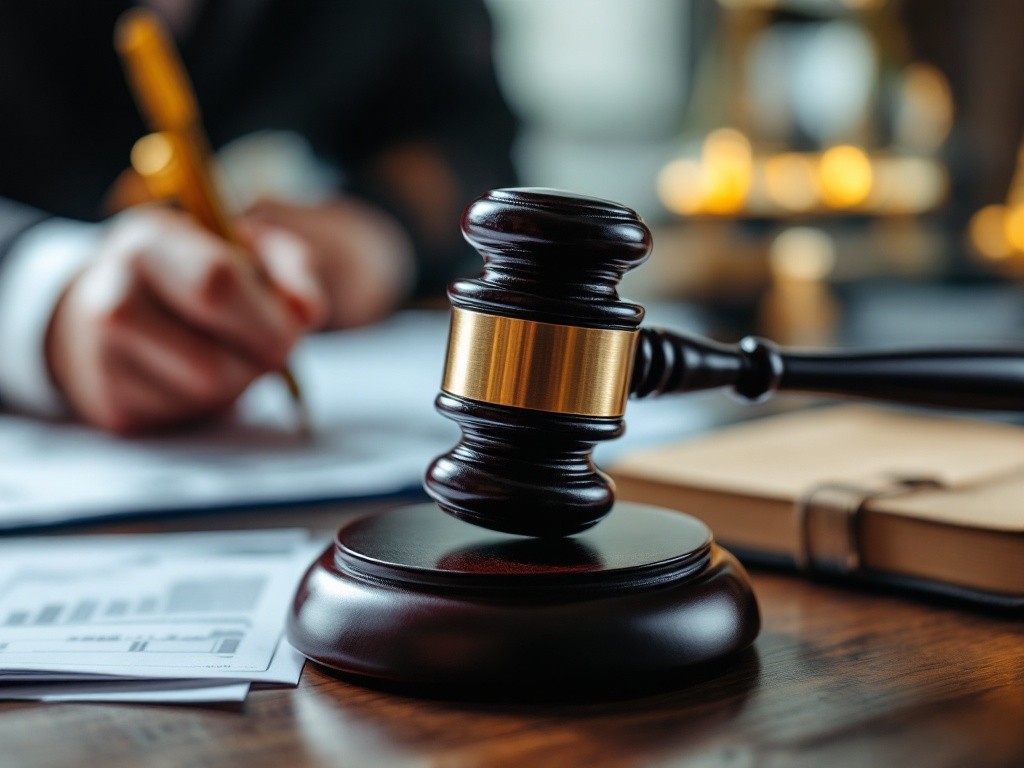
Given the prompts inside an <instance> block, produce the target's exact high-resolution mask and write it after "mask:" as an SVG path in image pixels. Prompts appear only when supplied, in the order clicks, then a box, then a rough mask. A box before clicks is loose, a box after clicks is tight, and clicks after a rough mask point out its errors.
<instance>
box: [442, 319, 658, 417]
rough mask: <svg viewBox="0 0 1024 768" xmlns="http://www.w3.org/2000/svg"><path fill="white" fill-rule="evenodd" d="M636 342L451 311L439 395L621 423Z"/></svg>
mask: <svg viewBox="0 0 1024 768" xmlns="http://www.w3.org/2000/svg"><path fill="white" fill-rule="evenodd" d="M638 337H639V332H638V331H618V330H603V329H601V328H580V327H578V326H575V325H555V324H553V323H538V322H535V321H533V320H520V319H517V318H511V317H502V316H500V315H487V314H484V313H481V312H472V311H469V310H465V309H453V310H452V327H451V333H450V335H449V337H448V359H447V361H446V363H445V371H444V381H443V383H442V384H441V388H442V389H443V390H444V391H445V392H447V393H449V394H451V395H457V396H459V397H465V398H467V399H469V400H477V401H479V402H484V403H491V404H493V405H507V406H512V407H513V408H529V409H532V410H537V411H548V412H551V413H568V414H577V415H582V416H622V415H623V414H624V413H625V412H626V398H627V397H628V395H629V380H630V377H631V376H632V373H633V357H634V354H635V352H636V345H637V339H638Z"/></svg>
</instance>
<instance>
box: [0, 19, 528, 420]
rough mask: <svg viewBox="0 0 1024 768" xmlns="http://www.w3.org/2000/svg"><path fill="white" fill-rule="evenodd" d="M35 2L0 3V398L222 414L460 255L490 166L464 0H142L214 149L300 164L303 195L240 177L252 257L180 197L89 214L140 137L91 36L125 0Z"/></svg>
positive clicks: (120, 416) (494, 125) (106, 201)
mask: <svg viewBox="0 0 1024 768" xmlns="http://www.w3.org/2000/svg"><path fill="white" fill-rule="evenodd" d="M58 5H59V6H60V11H59V12H54V9H53V8H52V4H51V6H50V7H48V8H47V9H46V12H43V11H40V10H38V9H37V8H36V7H35V5H34V4H32V3H29V2H27V0H26V1H25V2H21V3H17V2H16V3H5V4H3V6H2V7H0V42H3V43H4V44H3V45H0V72H3V73H4V74H3V75H0V98H2V99H3V103H4V104H5V105H6V107H7V109H8V113H9V114H11V115H14V116H15V119H14V120H11V121H6V123H5V124H3V125H2V126H0V138H2V139H3V140H2V141H0V196H2V197H0V400H2V402H3V403H4V405H5V406H6V407H13V408H19V409H23V410H26V411H30V412H34V413H38V414H44V415H45V414H51V415H52V414H58V413H61V412H67V411H69V410H70V412H72V413H74V414H76V415H77V416H79V417H80V418H82V419H84V420H86V421H88V422H90V423H92V424H95V425H97V426H99V427H102V428H105V429H109V430H112V431H116V432H122V433H131V432H137V431H141V430H147V429H153V428H159V427H163V426H167V425H173V424H177V423H181V422H183V421H187V420H192V419H196V418H202V417H206V416H209V415H212V414H216V413H218V412H221V411H223V410H224V409H225V408H227V407H228V406H229V405H230V404H231V403H232V402H233V401H234V400H235V399H236V398H237V397H238V395H239V394H240V393H241V392H242V391H244V390H245V388H246V387H247V386H248V385H249V384H250V383H251V382H252V381H253V380H254V379H255V378H256V377H258V376H260V375H262V374H263V373H266V372H269V371H274V370H277V369H279V368H280V367H281V366H282V365H283V364H284V362H285V359H286V357H287V355H288V352H289V350H290V349H291V348H292V346H293V345H294V344H295V342H296V341H297V340H298V339H299V338H300V337H301V336H302V335H303V334H304V333H307V332H310V331H312V330H315V329H318V328H348V327H354V326H358V325H362V324H365V323H369V322H373V321H374V320H377V319H379V318H381V317H383V316H385V315H386V314H387V313H388V312H390V311H392V310H393V309H394V308H396V307H397V306H399V305H400V304H401V303H402V302H403V301H405V300H406V299H407V298H409V297H410V296H412V295H415V294H417V293H419V294H422V293H429V292H436V291H438V290H440V288H441V287H442V286H443V285H444V283H446V282H447V281H448V279H450V278H451V277H452V276H453V275H454V274H455V273H456V271H457V269H458V266H459V263H460V261H461V259H462V258H463V256H464V254H465V250H464V246H462V244H461V242H460V240H459V237H458V228H457V221H458V214H459V211H460V210H461V207H462V205H463V203H464V201H465V200H466V199H469V198H470V197H472V196H473V195H474V194H476V193H477V192H479V191H480V190H481V189H485V188H488V187H492V186H499V185H503V184H507V183H509V182H510V181H511V180H512V178H513V172H512V168H511V164H510V161H509V146H510V142H511V139H512V135H513V131H514V121H513V119H512V117H511V115H510V113H509V112H508V109H507V108H506V106H505V105H504V103H503V101H502V99H501V97H500V93H499V91H498V88H497V84H496V82H495V78H494V72H493V67H492V64H491V61H490V48H489V34H490V33H489V26H488V20H487V17H486V14H485V12H484V10H483V9H482V7H481V6H480V5H479V4H478V3H472V2H436V3H432V2H422V1H419V2H415V1H412V0H410V1H409V2H399V1H398V0H392V1H391V2H374V3H357V2H314V0H289V1H288V2H285V1H284V0H256V1H255V2H254V1H253V0H246V2H242V1H241V0H206V2H199V1H198V0H160V1H159V2H158V1H157V0H152V1H151V2H150V3H148V4H147V5H149V6H150V7H151V8H153V9H154V10H156V11H158V12H160V13H161V14H162V15H163V16H164V18H165V19H166V20H167V21H168V23H169V25H170V26H171V27H172V29H174V30H175V33H176V36H177V37H178V40H179V44H180V45H181V48H182V52H183V57H184V60H185V62H186V65H187V67H188V69H189V71H190V73H191V74H192V77H193V79H194V81H195V85H196V90H197V93H198V97H199V101H200V103H201V106H202V110H203V113H204V119H205V123H206V127H207V129H208V131H209V133H210V135H211V139H212V143H213V144H214V146H215V147H225V145H230V144H231V142H232V140H236V139H238V138H239V137H246V136H254V135H255V136H260V135H263V134H261V133H260V132H265V131H268V130H269V131H274V132H278V133H281V132H286V135H288V136H290V137H291V139H290V140H291V141H292V144H291V145H289V146H294V144H295V141H296V140H300V141H301V143H302V145H303V146H304V147H308V153H307V154H308V156H309V157H308V158H307V159H308V160H309V162H305V163H303V162H295V163H291V164H289V165H288V167H287V168H281V167H278V168H276V169H272V170H273V171H274V172H273V173H270V174H269V175H270V176H271V177H272V178H273V179H277V180H278V181H280V178H279V177H281V176H285V175H287V172H288V171H290V170H294V167H296V166H302V165H307V166H309V167H310V168H312V169H313V171H314V172H313V173H310V174H307V177H308V178H307V181H308V179H309V178H312V179H315V181H314V182H309V183H308V184H306V186H307V187H316V188H318V190H319V194H318V195H316V196H314V198H313V199H311V198H310V196H309V195H306V196H305V197H303V196H302V195H300V196H298V198H297V197H296V196H295V195H290V198H291V199H282V198H280V197H279V195H278V191H277V190H275V189H273V185H271V189H270V194H271V195H274V196H273V197H267V196H265V194H263V195H261V194H253V190H254V189H256V188H258V187H260V184H257V183H251V184H248V183H246V186H247V187H248V189H246V190H245V191H248V192H249V193H250V195H249V196H250V200H249V201H248V204H247V205H246V207H245V209H244V213H243V214H242V215H241V216H240V220H239V224H240V228H241V231H242V234H243V236H244V238H245V239H246V241H247V242H248V243H249V245H250V247H249V250H250V251H251V252H252V253H254V254H255V255H256V257H257V258H258V260H259V263H260V266H261V269H260V270H259V272H257V271H256V270H253V269H252V268H251V265H250V264H249V263H248V261H247V260H246V259H244V258H241V254H240V253H239V252H238V248H237V247H236V246H232V245H230V244H228V243H227V242H225V241H222V240H220V239H218V238H217V237H215V236H213V235H211V234H209V233H208V232H206V231H204V230H203V229H201V228H200V227H199V226H197V225H196V224H195V223H194V222H193V221H192V220H191V219H190V218H189V217H188V216H186V215H185V214H183V213H182V212H179V211H175V210H171V209H168V208H165V207H159V206H144V207H139V208H133V209H130V210H126V211H124V212H121V213H117V214H115V215H112V216H108V215H106V214H107V212H108V211H109V210H110V209H111V208H113V207H118V206H117V200H118V198H119V197H124V196H125V195H124V189H123V188H124V186H125V184H124V183H123V177H122V179H121V180H120V181H119V177H120V176H121V174H122V171H123V170H124V168H125V167H126V164H127V157H128V153H129V151H130V149H131V146H132V144H133V142H134V140H135V139H137V138H138V137H139V136H141V135H142V134H143V133H144V132H145V129H144V127H143V126H142V123H141V120H140V118H139V116H138V113H137V111H136V110H135V107H134V105H133V103H132V99H131V95H130V93H129V91H128V89H127V86H126V84H125V82H124V78H123V76H122V75H121V72H120V68H119V64H118V62H117V59H116V56H115V53H114V51H113V46H112V42H111V40H112V36H113V29H114V25H115V22H116V19H117V18H118V16H119V15H120V14H121V13H122V12H123V11H124V10H126V9H127V7H128V6H129V4H128V3H123V2H116V1H115V0H101V1H98V2H94V3H89V4H82V3H76V2H73V0H66V2H61V3H59V4H58ZM5 38H6V39H5ZM40 39H43V40H46V41H47V44H46V45H45V46H38V45H35V46H28V45H25V44H24V41H25V40H40ZM258 143H259V142H257V144H258ZM235 144H237V142H235ZM230 150H231V146H228V147H227V149H225V153H228V152H229V151H230ZM238 154H239V153H237V152H236V157H237V156H238ZM241 154H243V155H244V154H245V153H244V152H243V153H241ZM250 154H251V153H250ZM265 154H266V153H265ZM271 154H273V153H271ZM243 165H244V164H243ZM249 165H250V170H251V166H252V163H249ZM321 171H322V172H321ZM266 175H268V174H266V173H265V174H264V176H266ZM325 178H328V179H329V180H328V181H326V182H325V181H324V179H325ZM250 181H251V179H250ZM243 182H244V179H243ZM289 184H291V186H293V187H295V186H302V184H303V180H302V179H298V180H296V179H292V180H290V181H289ZM285 186H288V185H287V184H286V185H285ZM307 191H308V190H307Z"/></svg>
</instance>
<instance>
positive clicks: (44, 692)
mask: <svg viewBox="0 0 1024 768" xmlns="http://www.w3.org/2000/svg"><path fill="white" fill-rule="evenodd" d="M325 544H326V542H325V541H323V540H320V539H316V538H315V537H312V536H311V535H310V534H309V533H308V532H307V531H301V530H276V531H242V532H224V533H186V534H155V535H146V536H80V537H63V538H44V539H7V540H5V541H3V542H2V543H0V699H32V700H43V701H135V702H210V701H242V700H244V699H245V697H246V695H247V694H248V692H249V690H250V687H254V686H267V685H295V684H296V683H298V679H299V673H300V672H301V671H302V664H303V661H304V659H303V658H302V656H301V655H300V654H299V653H298V652H297V651H295V650H294V649H293V648H292V647H291V646H289V645H288V643H287V642H286V641H285V639H284V622H285V617H286V615H287V611H288V609H289V606H290V604H291V600H292V596H293V595H294V593H295V588H296V586H297V585H298V582H299V579H300V577H301V576H302V573H303V572H304V570H305V568H306V567H307V566H308V565H309V563H310V562H311V561H312V560H313V559H314V558H315V557H316V555H317V554H318V553H319V552H320V551H321V550H322V549H323V547H324V546H325Z"/></svg>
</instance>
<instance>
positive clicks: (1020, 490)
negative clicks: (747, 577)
mask: <svg viewBox="0 0 1024 768" xmlns="http://www.w3.org/2000/svg"><path fill="white" fill-rule="evenodd" d="M611 474H612V476H613V477H614V478H615V481H616V486H617V490H618V493H617V495H618V497H619V498H621V499H628V500H632V501H639V502H645V503H649V504H657V505H659V506H664V507H669V508H671V509H678V510H680V511H684V512H687V513H688V514H691V515H694V516H695V517H698V518H700V519H702V520H704V521H705V522H706V523H707V524H708V525H709V526H710V527H711V529H712V530H713V531H714V533H715V536H716V538H717V539H718V540H719V541H720V542H721V543H723V544H724V545H725V546H727V547H731V548H732V549H733V550H734V551H736V552H737V553H738V554H739V555H740V556H741V557H745V558H746V559H748V560H750V561H752V562H758V561H760V562H769V563H775V564H789V565H796V566H797V567H800V568H802V569H805V570H807V571H809V572H822V573H826V574H831V575H836V576H840V577H845V578H850V579H857V580H864V581H875V582H882V583H888V584H894V585H899V586H903V587H908V588H911V589H916V590H924V591H929V592H936V593H941V594H946V595H951V596H955V597H959V598H965V599H969V600H973V601H976V602H981V603H985V604H988V605H992V606H1003V607H1007V608H1011V609H1024V428H1021V427H1017V426H1010V425H1004V424H993V423H987V422H980V421H971V420H966V419H958V418H946V417H936V416H930V415H928V416H922V415H917V414H908V413H903V412H900V411H896V410H887V409H883V408H874V407H867V406H840V407H833V408H821V409H815V410H810V411H800V412H796V413H791V414H786V415H782V416H775V417H769V418H766V419H762V420H759V421H754V422H747V423H744V424H740V425H737V426H733V427H729V428H726V429H723V430H721V431H719V432H716V433H713V434H711V435H707V436H704V437H701V438H698V439H696V440H693V441H690V442H685V443H679V444H675V445H669V446H663V447H659V448H656V449H649V450H645V451H642V452H637V453H634V454H631V455H629V456H627V457H625V458H624V459H621V460H620V461H618V462H617V463H616V464H615V465H614V466H613V467H612V468H611Z"/></svg>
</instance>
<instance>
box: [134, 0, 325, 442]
mask: <svg viewBox="0 0 1024 768" xmlns="http://www.w3.org/2000/svg"><path fill="white" fill-rule="evenodd" d="M114 44H115V47H116V48H117V52H118V54H119V55H120V56H121V60H122V61H123V63H124V68H125V72H126V74H127V75H128V81H129V83H130V84H131V87H132V93H133V94H134V96H135V101H136V102H137V104H138V106H139V109H140V111H141V112H142V113H143V115H144V117H145V118H146V120H147V122H148V123H149V125H150V127H151V128H152V129H153V131H154V132H153V133H151V134H149V135H148V136H143V137H142V138H141V139H139V141H138V142H136V144H135V147H134V148H133V149H132V156H131V160H132V166H133V167H134V169H135V171H136V173H138V174H139V176H141V177H142V179H143V181H144V182H145V184H146V187H147V189H148V190H149V192H150V193H151V194H152V195H153V197H155V198H157V199H161V198H165V197H174V198H177V200H178V201H179V202H180V203H181V206H182V207H183V208H184V209H185V210H186V211H188V212H189V214H190V215H191V216H192V217H193V218H194V219H195V220H196V221H197V222H198V223H199V224H200V225H201V226H203V227H205V228H206V229H207V230H209V231H210V232H213V233H214V234H215V235H217V236H218V237H221V238H223V239H224V240H226V241H227V242H229V243H231V244H232V245H236V246H238V247H239V250H240V251H241V252H242V253H244V254H246V255H247V256H248V257H249V259H250V262H251V264H252V266H253V268H254V269H256V270H257V271H260V272H262V269H261V266H260V263H259V260H258V259H257V258H256V257H255V255H254V254H252V253H250V252H249V247H248V245H247V244H246V243H245V241H244V240H243V239H242V238H241V236H240V235H239V233H238V229H237V227H236V226H235V223H234V221H233V220H232V219H231V217H230V216H229V215H228V213H227V208H226V207H225V205H224V203H223V201H222V200H221V197H220V195H219V194H218V193H217V188H216V185H215V184H214V182H213V176H212V174H211V173H210V149H209V142H208V141H207V139H206V135H205V133H204V132H203V126H202V122H201V120H200V117H199V106H198V104H197V103H196V97H195V92H194V91H193V89H192V83H191V82H189V79H188V74H187V73H186V72H185V67H184V66H183V65H182V63H181V59H180V58H179V57H178V54H177V51H176V50H175V48H174V43H173V42H172V40H171V38H170V36H169V35H168V33H167V30H166V29H164V26H163V24H162V22H161V21H160V19H159V17H158V16H157V15H156V14H154V13H153V12H152V11H150V10H147V9H145V8H132V9H131V10H129V11H126V12H125V13H124V14H123V15H122V16H121V18H120V19H119V21H118V24H117V30H116V32H115V40H114ZM278 373H279V374H280V376H281V378H282V380H283V381H284V384H285V386H286V387H287V388H288V393H289V394H290V395H291V397H292V400H294V402H295V406H296V409H297V410H298V415H299V425H300V429H301V430H302V431H303V432H308V431H309V430H310V421H309V413H308V411H307V409H306V404H305V401H304V399H303V397H302V390H301V389H300V388H299V383H298V381H297V380H296V379H295V376H294V374H292V372H291V371H290V370H289V369H288V368H287V367H284V368H282V369H281V370H280V371H278Z"/></svg>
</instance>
